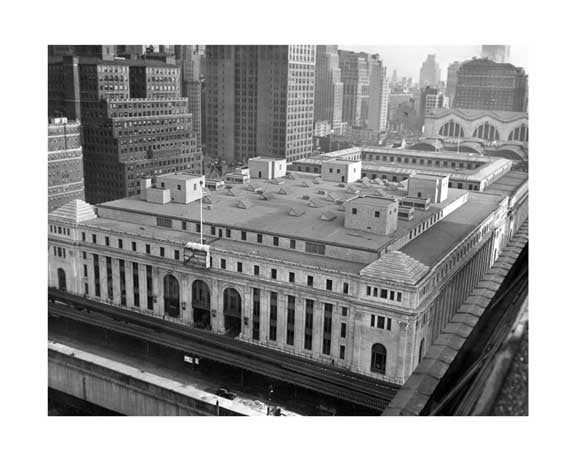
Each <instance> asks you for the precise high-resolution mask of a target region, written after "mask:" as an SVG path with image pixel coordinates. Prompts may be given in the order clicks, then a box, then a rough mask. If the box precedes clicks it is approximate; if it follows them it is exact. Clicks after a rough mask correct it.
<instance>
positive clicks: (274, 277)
mask: <svg viewBox="0 0 576 461" xmlns="http://www.w3.org/2000/svg"><path fill="white" fill-rule="evenodd" d="M276 276H277V272H276V269H271V270H270V278H271V279H272V280H276Z"/></svg>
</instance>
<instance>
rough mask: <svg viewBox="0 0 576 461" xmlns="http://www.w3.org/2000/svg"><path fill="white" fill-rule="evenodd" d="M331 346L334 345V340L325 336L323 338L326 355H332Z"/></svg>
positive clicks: (323, 349)
mask: <svg viewBox="0 0 576 461" xmlns="http://www.w3.org/2000/svg"><path fill="white" fill-rule="evenodd" d="M331 346H332V341H331V340H330V338H326V337H324V338H323V339H322V353H323V354H324V355H330V349H331Z"/></svg>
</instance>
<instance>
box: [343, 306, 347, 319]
mask: <svg viewBox="0 0 576 461" xmlns="http://www.w3.org/2000/svg"><path fill="white" fill-rule="evenodd" d="M342 317H348V308H347V307H343V308H342Z"/></svg>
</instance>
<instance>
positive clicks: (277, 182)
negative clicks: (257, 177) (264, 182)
mask: <svg viewBox="0 0 576 461" xmlns="http://www.w3.org/2000/svg"><path fill="white" fill-rule="evenodd" d="M270 182H271V183H272V184H284V183H285V182H286V181H285V180H284V178H274V179H273V180H272V181H270Z"/></svg>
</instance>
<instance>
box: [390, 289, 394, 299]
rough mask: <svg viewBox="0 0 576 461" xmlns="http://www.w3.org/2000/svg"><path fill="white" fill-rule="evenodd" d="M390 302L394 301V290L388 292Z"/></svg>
mask: <svg viewBox="0 0 576 461" xmlns="http://www.w3.org/2000/svg"><path fill="white" fill-rule="evenodd" d="M390 301H394V290H390Z"/></svg>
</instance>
